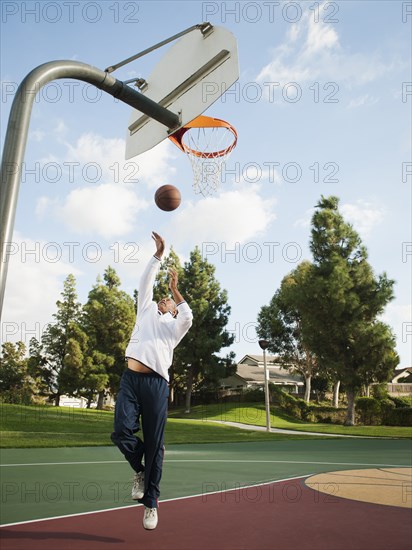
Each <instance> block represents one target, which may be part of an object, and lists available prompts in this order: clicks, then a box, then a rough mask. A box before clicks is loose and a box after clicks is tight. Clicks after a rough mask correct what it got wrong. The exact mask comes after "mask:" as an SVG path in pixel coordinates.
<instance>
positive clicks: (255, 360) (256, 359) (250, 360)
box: [238, 354, 278, 368]
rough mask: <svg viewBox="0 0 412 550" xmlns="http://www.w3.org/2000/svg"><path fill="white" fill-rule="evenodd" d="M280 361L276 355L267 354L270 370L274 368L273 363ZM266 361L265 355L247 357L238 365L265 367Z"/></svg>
mask: <svg viewBox="0 0 412 550" xmlns="http://www.w3.org/2000/svg"><path fill="white" fill-rule="evenodd" d="M277 361H278V357H277V356H276V355H270V354H266V364H267V366H268V368H270V367H273V363H276V362H277ZM263 363H264V359H263V355H245V356H244V357H242V359H241V360H240V361H239V363H238V365H263Z"/></svg>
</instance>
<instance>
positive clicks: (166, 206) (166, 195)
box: [154, 185, 181, 212]
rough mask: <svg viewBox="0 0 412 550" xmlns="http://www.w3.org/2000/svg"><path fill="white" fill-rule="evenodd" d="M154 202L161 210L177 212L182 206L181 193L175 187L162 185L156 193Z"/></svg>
mask: <svg viewBox="0 0 412 550" xmlns="http://www.w3.org/2000/svg"><path fill="white" fill-rule="evenodd" d="M154 200H155V203H156V205H157V206H158V207H159V208H160V210H164V211H165V212H171V211H172V210H176V208H178V206H179V205H180V201H181V196H180V191H179V189H177V187H174V186H173V185H162V187H159V189H158V190H157V191H156V193H155V197H154Z"/></svg>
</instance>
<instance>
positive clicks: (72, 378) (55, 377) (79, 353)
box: [29, 274, 87, 406]
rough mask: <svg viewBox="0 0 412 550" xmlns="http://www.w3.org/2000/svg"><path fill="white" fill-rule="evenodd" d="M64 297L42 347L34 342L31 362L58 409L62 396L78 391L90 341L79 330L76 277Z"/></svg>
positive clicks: (68, 281)
mask: <svg viewBox="0 0 412 550" xmlns="http://www.w3.org/2000/svg"><path fill="white" fill-rule="evenodd" d="M61 296H62V300H58V301H57V302H56V305H57V312H56V313H55V314H53V317H54V319H55V322H54V323H50V324H49V325H47V327H46V329H45V331H44V332H43V334H42V337H41V343H40V342H38V341H37V340H36V339H35V338H32V340H31V342H30V360H29V368H30V372H31V374H32V375H33V376H34V377H39V378H41V380H42V384H43V388H44V389H45V390H46V392H47V393H48V395H49V398H51V399H53V400H54V403H55V405H56V406H58V405H59V404H60V397H61V396H62V395H64V394H66V393H67V394H68V395H73V394H75V393H76V390H77V388H78V387H79V384H80V380H81V367H82V362H83V353H84V347H85V341H86V338H87V337H86V335H85V334H84V333H83V332H82V330H81V328H80V317H81V304H80V303H79V302H78V301H77V293H76V279H75V277H74V275H72V274H70V275H68V276H67V278H66V280H65V281H64V285H63V292H62V294H61Z"/></svg>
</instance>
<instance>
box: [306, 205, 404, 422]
mask: <svg viewBox="0 0 412 550" xmlns="http://www.w3.org/2000/svg"><path fill="white" fill-rule="evenodd" d="M338 205H339V199H338V198H337V197H329V198H325V197H322V198H321V200H320V201H319V203H318V204H317V210H316V211H315V213H314V215H313V218H312V234H311V242H310V248H311V251H312V253H313V258H314V263H313V267H312V269H311V271H310V274H309V276H308V277H307V278H306V281H305V284H304V286H303V287H302V288H301V291H302V295H304V296H306V299H302V300H301V304H300V307H301V311H302V314H303V316H304V317H305V327H306V328H305V341H306V342H308V344H309V346H310V348H311V350H312V351H313V352H314V353H315V354H316V356H317V358H318V361H319V363H320V365H321V366H325V367H327V368H328V369H332V371H333V372H335V373H336V379H337V380H341V381H342V383H343V384H344V387H345V390H346V394H347V398H348V411H347V418H346V424H348V425H353V424H354V422H355V398H356V396H357V395H358V394H359V391H360V389H361V387H362V385H363V384H365V383H370V382H383V381H386V380H388V379H389V378H390V376H391V374H392V372H393V370H394V368H395V367H396V365H397V364H398V362H399V358H398V356H397V354H396V352H395V340H394V337H393V335H392V332H391V330H390V328H389V327H388V326H387V325H385V324H384V323H382V322H380V321H378V320H377V317H378V316H379V315H380V314H382V312H383V311H384V308H385V306H386V305H387V303H388V302H389V301H390V300H392V298H393V286H394V281H392V280H390V279H388V277H387V275H386V273H383V274H381V275H379V276H378V277H375V275H374V273H373V270H372V267H371V266H370V264H369V263H368V261H367V259H368V256H367V251H366V248H365V247H364V246H363V245H362V243H361V239H360V237H359V235H358V234H357V233H356V231H355V230H354V229H353V227H352V226H351V225H350V224H348V223H347V222H345V221H344V219H343V217H342V215H341V214H340V212H339V210H338Z"/></svg>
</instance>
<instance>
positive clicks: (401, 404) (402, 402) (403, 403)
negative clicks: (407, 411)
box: [389, 396, 410, 409]
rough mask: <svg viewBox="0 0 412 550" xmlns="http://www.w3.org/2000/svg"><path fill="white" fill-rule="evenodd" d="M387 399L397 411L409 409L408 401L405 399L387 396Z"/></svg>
mask: <svg viewBox="0 0 412 550" xmlns="http://www.w3.org/2000/svg"><path fill="white" fill-rule="evenodd" d="M389 399H390V400H391V401H392V402H393V403H394V405H395V407H396V408H397V409H398V408H399V409H401V408H405V407H410V404H409V401H408V399H406V398H405V397H394V396H389Z"/></svg>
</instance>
